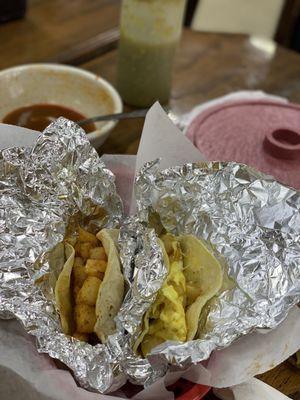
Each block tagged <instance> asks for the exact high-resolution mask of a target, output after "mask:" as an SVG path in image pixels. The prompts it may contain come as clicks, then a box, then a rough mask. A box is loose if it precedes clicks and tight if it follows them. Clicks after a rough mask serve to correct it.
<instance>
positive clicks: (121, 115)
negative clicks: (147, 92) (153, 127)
mask: <svg viewBox="0 0 300 400" xmlns="http://www.w3.org/2000/svg"><path fill="white" fill-rule="evenodd" d="M148 111H149V108H145V109H143V110H134V111H130V112H125V113H117V114H108V115H98V116H96V117H91V118H85V119H82V120H80V121H77V124H78V125H80V126H83V125H86V124H89V123H91V122H99V121H113V120H115V121H119V120H120V119H129V118H144V117H145V116H146V114H147V112H148Z"/></svg>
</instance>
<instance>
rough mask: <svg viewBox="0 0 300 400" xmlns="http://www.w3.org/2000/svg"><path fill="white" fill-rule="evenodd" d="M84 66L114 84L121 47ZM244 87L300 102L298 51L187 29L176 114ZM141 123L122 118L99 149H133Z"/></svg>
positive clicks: (176, 79)
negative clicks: (118, 51) (118, 50)
mask: <svg viewBox="0 0 300 400" xmlns="http://www.w3.org/2000/svg"><path fill="white" fill-rule="evenodd" d="M81 66H82V67H83V68H86V69H88V70H90V71H93V72H95V73H97V74H99V75H101V76H102V77H104V78H106V79H108V80H109V81H110V82H111V83H113V84H115V82H116V66H117V51H110V52H108V53H106V54H104V55H102V56H100V57H97V58H95V59H93V60H91V61H90V62H88V63H84V64H82V65H81ZM244 89H246V90H264V91H266V92H268V93H271V94H275V95H279V96H283V97H286V98H288V99H289V100H290V101H293V102H298V103H300V55H299V54H297V53H294V52H292V51H289V50H286V49H284V48H282V47H279V46H277V47H276V45H275V44H274V43H273V42H266V43H264V42H255V41H253V40H251V39H249V38H248V37H246V36H241V35H223V34H207V33H199V32H193V31H191V30H185V31H184V33H183V36H182V41H181V45H180V48H179V50H178V54H177V58H176V62H175V66H174V74H173V88H172V95H171V100H170V106H171V108H172V110H173V111H174V112H175V113H177V114H178V115H180V114H182V113H184V112H187V111H189V110H190V109H191V108H192V107H194V106H195V105H197V104H199V103H202V102H205V101H207V100H210V99H213V98H216V97H218V96H222V95H225V94H227V93H230V92H232V91H236V90H244ZM141 128H142V121H138V120H134V121H123V122H120V123H119V124H118V125H117V127H116V128H115V129H114V131H113V132H112V133H111V135H110V137H109V139H108V140H107V141H106V143H105V144H104V145H103V146H102V148H101V149H99V151H100V152H101V153H102V152H105V153H125V154H135V153H136V151H137V148H138V144H139V138H140V134H141Z"/></svg>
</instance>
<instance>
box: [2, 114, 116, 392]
mask: <svg viewBox="0 0 300 400" xmlns="http://www.w3.org/2000/svg"><path fill="white" fill-rule="evenodd" d="M0 185H1V191H0V243H1V250H0V312H1V316H2V317H3V318H5V317H12V316H13V317H16V318H17V319H19V320H20V321H21V322H22V324H23V325H24V327H25V329H26V330H27V332H28V333H30V334H31V335H34V336H35V337H36V342H37V348H38V351H40V352H43V353H48V354H49V355H50V356H51V357H53V358H56V359H59V360H60V361H62V362H63V363H64V364H66V365H67V366H68V367H69V368H70V369H71V370H72V371H73V373H74V375H75V377H76V379H77V380H78V382H79V383H80V385H81V386H83V387H85V388H87V389H91V390H97V391H101V392H103V391H105V390H107V388H109V387H110V386H111V384H112V382H113V381H115V380H116V379H118V376H119V375H117V376H116V373H115V360H114V359H113V358H112V354H111V353H110V352H109V351H108V349H107V347H105V346H104V345H96V346H91V345H89V344H86V343H83V342H79V341H77V340H74V339H72V338H69V337H67V336H65V335H64V334H63V333H62V331H61V326H60V320H59V316H58V313H57V310H56V308H55V299H54V286H55V281H56V279H57V276H58V274H59V273H60V271H61V269H62V266H63V261H62V260H63V258H62V256H61V252H64V247H63V245H62V244H59V243H60V242H62V240H63V238H64V235H65V232H66V227H67V225H68V224H69V222H70V221H71V220H72V218H74V219H75V218H76V219H77V220H78V219H79V220H81V221H85V220H86V219H91V220H93V222H94V224H95V225H97V226H98V227H100V226H108V227H114V226H117V225H118V224H119V221H120V219H121V218H122V204H121V200H120V198H119V196H118V195H117V193H116V188H115V184H114V176H113V174H112V173H111V172H110V171H109V170H107V169H106V168H105V165H104V164H103V162H101V161H100V159H99V157H98V155H97V152H96V150H95V149H94V148H93V147H92V146H91V145H90V143H89V141H88V139H87V137H86V134H85V132H84V131H83V130H82V129H81V128H80V127H79V126H77V125H76V124H75V123H73V122H71V121H68V120H66V119H64V118H59V119H58V120H57V121H56V122H54V123H53V124H51V125H49V127H48V128H47V129H46V130H45V131H44V132H43V134H42V135H40V136H39V138H38V139H37V141H36V144H35V145H34V147H33V148H10V149H5V150H3V151H2V152H1V154H0ZM98 208H101V209H104V210H105V213H104V214H105V215H104V214H103V215H102V218H101V219H100V217H99V218H98V219H97V218H96V217H95V212H96V211H97V209H98ZM86 217H87V218H86ZM95 218H96V219H95ZM119 377H120V376H119Z"/></svg>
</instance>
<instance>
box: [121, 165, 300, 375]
mask: <svg viewBox="0 0 300 400" xmlns="http://www.w3.org/2000/svg"><path fill="white" fill-rule="evenodd" d="M136 198H137V210H138V216H137V218H138V219H139V220H141V221H145V222H146V223H147V222H148V221H149V219H150V217H151V216H152V215H158V216H159V217H160V223H161V224H162V226H163V227H164V228H165V229H166V230H167V231H168V232H170V233H173V234H175V235H180V234H194V235H196V236H197V237H199V238H203V239H204V240H206V241H207V242H208V243H210V244H211V246H212V247H213V248H214V249H215V251H217V252H218V254H219V255H220V257H221V258H223V259H224V260H225V263H226V266H227V267H226V271H225V273H226V276H228V277H229V279H228V282H227V283H226V285H225V283H224V285H225V286H224V287H223V291H222V293H221V294H220V295H219V296H217V297H215V298H214V299H213V300H212V301H210V302H209V303H208V304H207V306H206V307H205V309H204V315H205V316H206V318H204V319H203V320H202V322H201V323H202V324H203V325H202V326H201V332H202V334H201V336H200V337H199V338H198V339H197V340H193V341H190V342H186V343H179V342H178V343H177V342H169V343H168V342H166V343H164V344H162V345H160V346H158V347H157V348H156V349H154V350H153V351H152V353H151V355H150V356H149V360H150V361H151V364H152V366H153V367H155V366H158V365H167V364H169V365H170V364H172V365H174V366H177V367H181V368H183V367H187V366H189V365H191V364H192V363H198V362H200V361H202V360H205V359H207V358H208V357H209V355H210V354H211V352H212V351H213V350H215V349H221V348H224V347H227V346H229V345H230V344H231V343H232V342H233V341H234V340H235V339H237V338H238V337H240V336H242V335H245V334H247V333H249V332H250V331H253V330H255V329H259V328H269V329H272V328H275V327H276V326H277V325H278V324H279V323H280V322H281V321H282V320H283V319H284V318H285V317H286V315H287V313H288V311H289V309H290V308H291V307H292V306H293V305H295V304H296V303H297V302H299V300H300V192H299V191H296V190H294V189H291V188H289V187H286V186H284V185H282V184H280V183H278V182H276V181H275V180H274V179H273V178H272V177H269V176H266V175H263V174H260V173H258V172H256V171H255V170H253V169H251V168H250V167H247V166H245V165H240V164H236V163H218V162H215V163H198V164H186V165H183V166H180V167H173V168H169V169H166V170H164V171H159V160H156V161H153V162H150V163H147V164H146V165H145V166H144V167H143V168H142V170H141V171H140V173H139V175H138V176H137V178H136ZM159 268H161V267H159ZM151 269H152V265H151V266H150V265H149V271H148V272H147V271H144V272H143V273H142V274H141V276H140V277H139V276H138V275H137V277H136V282H135V285H136V287H139V284H140V285H146V287H144V289H143V290H144V292H145V293H147V292H149V293H151V290H154V291H155V290H156V289H157V286H156V282H157V281H156V279H154V280H152V279H151V276H150V274H151V271H150V270H151ZM147 274H148V275H147ZM147 276H149V279H145V277H147ZM153 282H154V283H155V285H153ZM224 282H226V280H225V281H224ZM152 285H153V286H152ZM131 304H134V303H131ZM145 304H146V303H145ZM148 304H149V301H148V300H147V305H148ZM133 307H134V306H133ZM129 309H130V307H129ZM130 311H131V314H132V315H136V319H133V320H131V318H128V320H127V323H126V322H125V315H124V318H123V325H124V326H125V327H126V329H127V330H128V331H129V332H131V331H132V330H134V329H135V328H136V326H137V319H140V315H139V314H138V313H135V312H134V311H132V310H130ZM203 321H204V322H203ZM129 325H130V326H129Z"/></svg>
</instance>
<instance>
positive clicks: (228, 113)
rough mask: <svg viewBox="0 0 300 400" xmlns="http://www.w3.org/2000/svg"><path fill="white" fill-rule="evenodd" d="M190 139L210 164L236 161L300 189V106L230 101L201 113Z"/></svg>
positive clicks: (191, 129)
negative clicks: (215, 161) (212, 162)
mask: <svg viewBox="0 0 300 400" xmlns="http://www.w3.org/2000/svg"><path fill="white" fill-rule="evenodd" d="M187 136H188V137H189V138H190V139H191V140H192V141H193V143H194V144H195V146H196V147H198V148H199V150H201V152H202V153H203V154H204V155H205V156H206V157H207V159H208V160H211V161H213V160H219V161H237V162H240V163H244V164H247V165H250V166H252V167H255V168H256V169H257V170H259V171H261V172H264V173H266V174H270V175H273V176H274V177H275V178H276V179H277V180H279V181H281V182H283V183H285V184H287V185H289V186H292V187H295V188H296V189H300V106H298V105H296V104H292V103H279V102H272V101H263V100H255V101H234V102H233V101H230V102H224V103H223V104H220V105H217V106H214V107H210V108H209V109H207V110H205V111H204V112H202V113H200V114H199V115H198V116H197V117H196V118H195V119H194V120H193V121H192V123H191V125H190V126H189V127H188V130H187Z"/></svg>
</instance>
